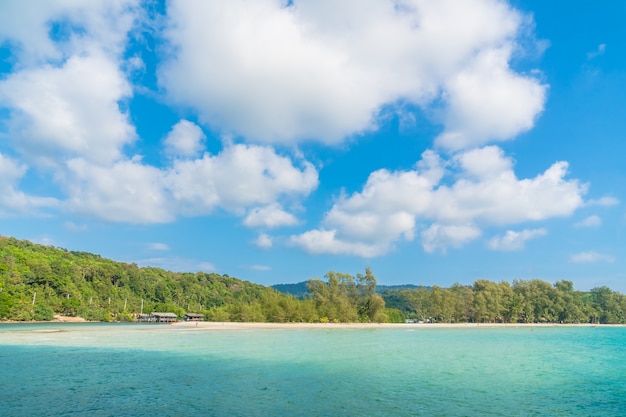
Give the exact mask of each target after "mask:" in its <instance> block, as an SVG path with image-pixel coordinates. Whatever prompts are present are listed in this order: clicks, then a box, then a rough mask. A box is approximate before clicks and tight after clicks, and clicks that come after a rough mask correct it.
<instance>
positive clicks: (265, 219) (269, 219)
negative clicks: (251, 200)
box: [243, 203, 298, 228]
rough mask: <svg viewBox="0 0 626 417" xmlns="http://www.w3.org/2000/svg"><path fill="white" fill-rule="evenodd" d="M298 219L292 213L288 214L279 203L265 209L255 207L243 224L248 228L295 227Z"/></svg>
mask: <svg viewBox="0 0 626 417" xmlns="http://www.w3.org/2000/svg"><path fill="white" fill-rule="evenodd" d="M297 223H298V219H297V218H296V217H295V216H294V215H293V214H291V213H288V212H286V211H285V210H283V208H282V207H281V206H280V204H278V203H273V204H270V205H268V206H264V207H255V208H253V209H252V210H250V212H249V213H248V215H247V216H246V218H245V219H244V221H243V224H244V225H246V226H248V227H268V228H274V227H281V226H293V225H295V224H297Z"/></svg>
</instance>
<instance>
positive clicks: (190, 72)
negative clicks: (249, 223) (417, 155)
mask: <svg viewBox="0 0 626 417" xmlns="http://www.w3.org/2000/svg"><path fill="white" fill-rule="evenodd" d="M167 18H168V28H167V31H166V38H167V39H168V40H169V42H170V43H171V46H172V48H171V50H172V51H173V55H172V56H171V57H170V60H169V61H168V62H167V63H166V64H164V65H163V66H162V67H161V68H160V73H159V80H160V82H161V84H162V86H163V87H164V88H165V89H166V90H167V92H168V94H169V96H170V99H171V100H173V101H174V102H176V103H179V104H181V105H184V106H191V107H192V108H194V109H195V110H196V111H197V112H198V114H199V116H200V119H201V120H202V121H203V122H204V123H209V124H211V125H213V126H215V127H218V128H221V129H222V130H223V131H225V132H228V133H234V134H236V135H241V136H244V137H246V138H248V139H252V140H260V141H265V142H294V141H301V140H310V139H314V140H320V141H322V142H325V143H337V142H340V141H343V140H344V139H345V138H346V137H348V136H351V135H353V134H358V133H360V132H364V131H369V130H375V129H376V128H377V125H378V123H379V113H380V111H381V109H382V108H383V106H386V105H394V104H395V103H397V102H399V101H403V102H408V103H412V104H414V105H417V106H419V107H422V108H424V109H426V110H427V111H428V113H430V111H431V110H432V107H433V106H439V105H440V104H441V103H443V104H444V107H443V108H440V110H441V112H440V113H441V114H440V120H441V121H442V122H444V124H445V127H446V130H445V133H444V135H443V136H442V137H441V138H440V139H439V143H440V144H442V145H443V146H447V147H450V148H454V149H457V148H461V147H465V146H473V145H476V144H484V143H486V142H488V141H490V140H505V139H509V138H511V137H513V136H515V135H516V134H518V133H519V132H522V131H525V130H527V129H529V128H530V127H532V125H533V122H534V119H535V117H536V116H537V114H538V113H539V112H541V110H542V109H543V102H544V100H545V90H546V86H544V85H541V84H540V82H539V81H538V80H537V79H535V78H532V77H529V76H525V75H520V74H517V73H515V72H514V71H513V70H512V69H511V68H510V67H509V65H508V62H509V61H510V60H511V58H512V56H513V51H514V50H515V48H517V47H519V45H520V44H521V43H520V42H517V37H519V36H523V34H524V33H525V31H524V28H525V27H526V25H529V26H530V23H529V22H530V21H531V19H530V18H529V17H524V16H522V15H521V14H520V13H519V12H517V11H515V10H513V9H512V8H510V7H509V6H508V5H507V4H506V3H503V2H500V1H494V0H477V1H472V2H458V1H444V0H440V1H437V2H429V1H400V2H397V1H391V0H389V1H379V0H373V1H343V2H341V4H338V3H337V2H332V1H306V0H296V1H294V2H293V4H292V5H286V3H285V2H281V1H274V0H258V1H252V2H250V1H245V0H229V1H222V2H219V1H212V2H171V3H169V4H168V16H167ZM526 32H527V31H526Z"/></svg>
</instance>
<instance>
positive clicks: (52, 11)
mask: <svg viewBox="0 0 626 417" xmlns="http://www.w3.org/2000/svg"><path fill="white" fill-rule="evenodd" d="M138 5H139V0H90V1H88V2H85V1H80V0H63V1H38V2H36V4H33V3H32V2H20V1H3V2H0V43H3V41H8V42H10V43H11V44H13V45H14V46H15V54H16V56H17V58H18V63H17V65H18V67H23V66H32V65H36V64H41V63H42V62H48V61H59V60H62V59H64V58H66V57H68V56H70V55H72V54H75V53H82V52H85V51H86V50H88V49H90V48H91V47H93V46H94V45H98V47H104V49H105V50H106V51H107V52H108V53H111V54H114V55H118V54H120V53H122V52H123V50H124V47H125V43H126V42H125V41H126V37H127V34H128V32H129V31H130V30H131V28H132V27H133V25H134V24H135V21H136V19H137V18H138V8H137V6H138ZM54 24H65V25H64V26H63V30H62V31H60V32H58V33H55V32H54V30H55V29H54ZM51 34H52V36H51Z"/></svg>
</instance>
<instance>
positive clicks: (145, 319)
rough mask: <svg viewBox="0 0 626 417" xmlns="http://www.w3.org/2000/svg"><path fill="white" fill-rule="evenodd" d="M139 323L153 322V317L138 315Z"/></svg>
mask: <svg viewBox="0 0 626 417" xmlns="http://www.w3.org/2000/svg"><path fill="white" fill-rule="evenodd" d="M137 321H141V322H150V321H152V316H151V315H150V314H137Z"/></svg>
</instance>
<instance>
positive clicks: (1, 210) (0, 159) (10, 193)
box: [0, 153, 59, 217]
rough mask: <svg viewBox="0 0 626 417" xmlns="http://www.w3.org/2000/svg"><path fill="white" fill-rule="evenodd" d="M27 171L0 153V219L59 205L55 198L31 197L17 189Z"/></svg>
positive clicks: (33, 212)
mask: <svg viewBox="0 0 626 417" xmlns="http://www.w3.org/2000/svg"><path fill="white" fill-rule="evenodd" d="M27 170H28V168H27V167H26V165H24V164H20V163H19V162H17V161H15V160H13V159H11V158H9V157H7V156H4V155H3V154H1V153H0V190H2V191H1V192H0V217H4V216H14V215H24V214H35V213H38V212H39V211H40V210H41V209H45V208H55V207H57V206H58V205H59V201H58V200H57V199H56V198H52V197H38V196H33V195H29V194H26V193H24V192H22V191H20V190H19V189H18V184H19V181H20V180H21V179H22V177H24V175H25V174H26V172H27Z"/></svg>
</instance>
